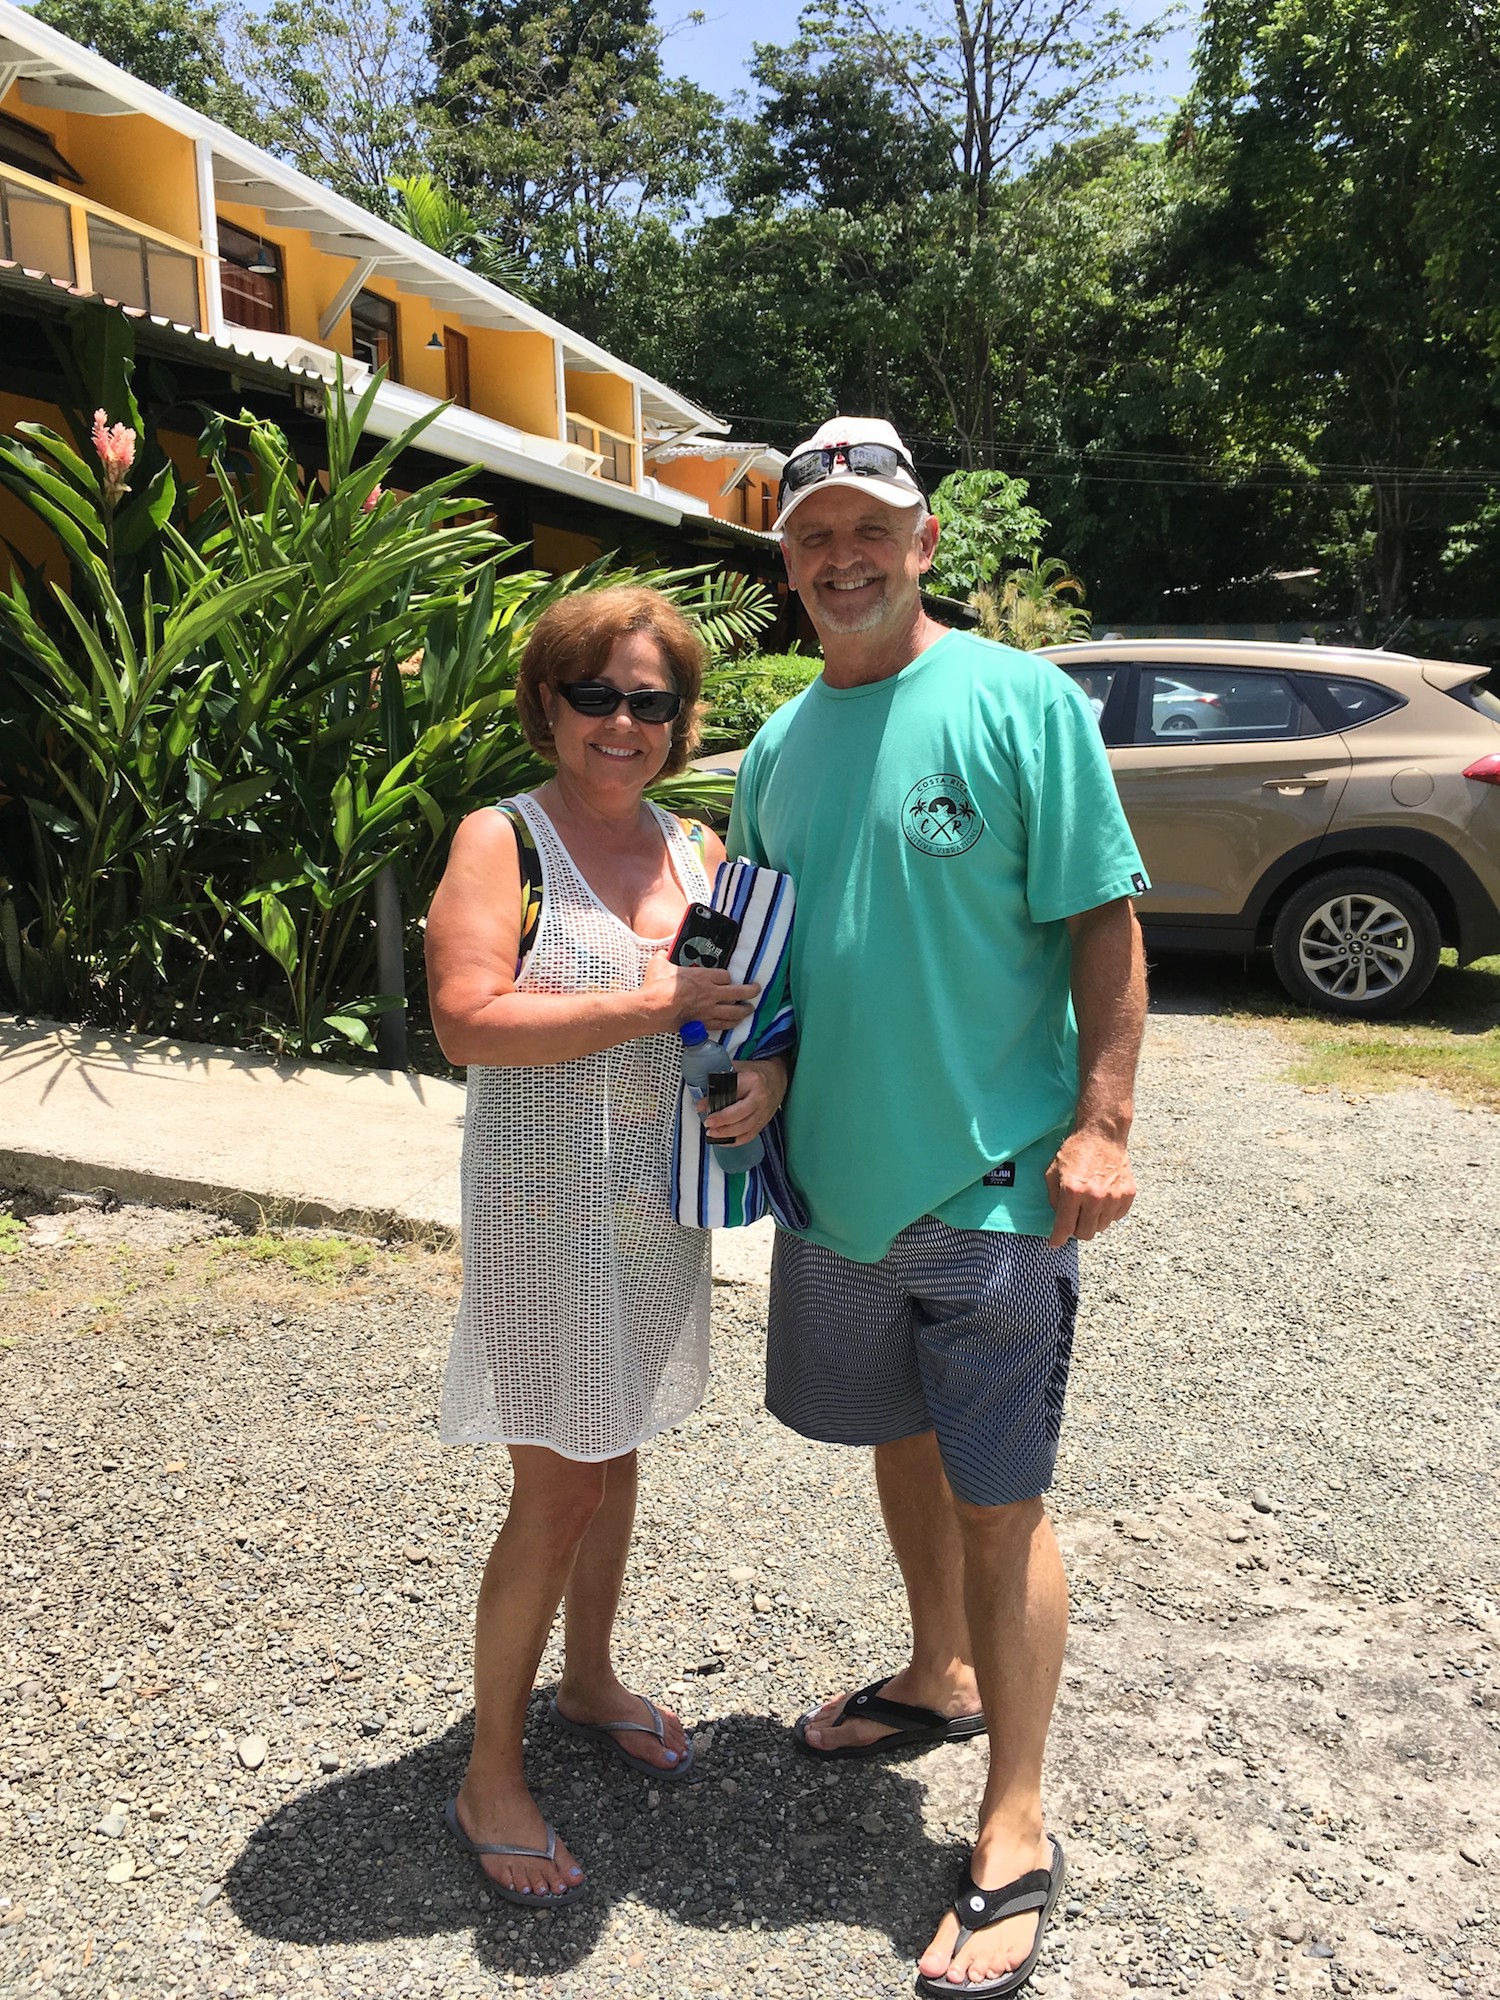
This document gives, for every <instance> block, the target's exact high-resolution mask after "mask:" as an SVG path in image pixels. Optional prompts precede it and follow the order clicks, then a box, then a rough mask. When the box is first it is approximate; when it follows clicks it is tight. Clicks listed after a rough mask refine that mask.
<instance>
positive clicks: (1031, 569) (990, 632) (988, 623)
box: [973, 556, 1093, 653]
mask: <svg viewBox="0 0 1500 2000" xmlns="http://www.w3.org/2000/svg"><path fill="white" fill-rule="evenodd" d="M1083 596H1084V591H1083V585H1082V583H1081V582H1080V581H1079V579H1078V578H1077V577H1076V576H1074V575H1073V574H1072V572H1071V571H1070V570H1069V568H1068V566H1067V564H1066V563H1065V562H1063V561H1062V560H1061V559H1060V558H1059V557H1057V556H1033V557H1032V559H1031V561H1030V563H1029V564H1028V566H1027V567H1026V568H1025V569H1013V570H1011V571H1010V573H1009V575H1007V576H1006V577H1005V578H1003V580H1002V581H1001V584H1000V587H999V589H998V590H995V591H990V590H979V591H976V592H975V594H974V600H973V601H974V604H975V607H976V609H977V610H978V612H979V629H980V631H981V632H983V634H984V636H985V637H986V638H987V639H998V640H999V641H1000V643H1001V644H1002V645H1005V646H1016V647H1018V648H1019V649H1020V650H1021V651H1022V652H1023V653H1029V652H1034V651H1035V650H1036V648H1037V647H1038V646H1064V645H1067V644H1068V642H1069V641H1070V640H1073V639H1086V638H1087V637H1088V635H1089V632H1090V631H1091V630H1092V628H1093V619H1092V617H1091V616H1090V614H1089V613H1088V612H1087V611H1086V610H1085V609H1084V605H1083ZM1070 600H1071V602H1070Z"/></svg>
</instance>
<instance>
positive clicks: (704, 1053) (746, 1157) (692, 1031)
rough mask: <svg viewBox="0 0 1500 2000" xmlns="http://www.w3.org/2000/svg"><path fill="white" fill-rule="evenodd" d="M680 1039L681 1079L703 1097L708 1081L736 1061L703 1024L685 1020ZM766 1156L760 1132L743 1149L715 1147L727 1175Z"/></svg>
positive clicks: (729, 1067) (739, 1171) (757, 1162)
mask: <svg viewBox="0 0 1500 2000" xmlns="http://www.w3.org/2000/svg"><path fill="white" fill-rule="evenodd" d="M677 1036H678V1040H679V1041H680V1042H681V1043H682V1080H683V1082H684V1083H685V1084H686V1085H687V1087H688V1089H689V1090H690V1091H692V1093H693V1095H694V1097H702V1096H703V1095H704V1093H705V1092H706V1091H707V1089H708V1079H709V1078H710V1077H711V1076H715V1075H717V1074H720V1073H722V1072H723V1071H724V1070H730V1071H732V1070H733V1068H734V1062H733V1060H732V1058H731V1057H730V1056H729V1055H727V1054H726V1053H725V1050H724V1047H723V1044H722V1043H720V1042H716V1041H714V1040H713V1039H712V1037H711V1036H710V1035H709V1032H708V1030H707V1028H705V1027H704V1025H703V1023H702V1022H701V1021H684V1022H683V1024H682V1026H681V1027H680V1028H679V1029H678V1030H677ZM765 1155H766V1149H765V1147H764V1146H763V1145H762V1144H761V1138H760V1134H759V1132H757V1133H756V1135H755V1137H754V1138H753V1139H750V1140H747V1142H746V1143H745V1144H744V1145H743V1146H715V1147H714V1158H715V1159H716V1160H717V1161H718V1163H719V1165H720V1166H721V1167H722V1168H723V1169H724V1171H725V1173H726V1174H743V1173H747V1172H748V1171H749V1169H750V1168H751V1167H758V1166H759V1165H760V1163H761V1161H762V1160H763V1159H764V1158H765Z"/></svg>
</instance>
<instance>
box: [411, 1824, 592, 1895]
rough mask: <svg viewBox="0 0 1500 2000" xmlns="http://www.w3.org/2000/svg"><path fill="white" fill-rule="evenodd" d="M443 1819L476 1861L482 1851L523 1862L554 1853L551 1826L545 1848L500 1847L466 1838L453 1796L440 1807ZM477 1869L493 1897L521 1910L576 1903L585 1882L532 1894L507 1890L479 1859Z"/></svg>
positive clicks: (495, 1844)
mask: <svg viewBox="0 0 1500 2000" xmlns="http://www.w3.org/2000/svg"><path fill="white" fill-rule="evenodd" d="M443 1821H444V1823H445V1825H446V1826H447V1828H448V1831H449V1832H450V1833H451V1834H452V1835H453V1838H454V1839H455V1840H456V1841H457V1842H458V1844H459V1846H460V1847H461V1848H462V1849H463V1850H464V1852H465V1854H472V1855H473V1856H474V1858H475V1860H476V1861H478V1860H479V1857H480V1856H481V1855H483V1854H506V1855H510V1856H512V1857H513V1858H514V1857H520V1858H524V1859H525V1860H527V1861H551V1860H552V1859H553V1857H554V1856H555V1855H556V1853H557V1829H556V1828H555V1827H551V1826H549V1827H548V1828H547V1845H546V1846H545V1847H503V1846H500V1845H499V1844H498V1843H496V1842H494V1841H487V1840H470V1838H469V1836H468V1835H467V1834H466V1833H465V1832H464V1830H463V1828H462V1827H461V1826H460V1825H459V1823H458V1800H457V1799H449V1801H448V1803H447V1805H446V1806H444V1808H443ZM479 1872H480V1874H481V1875H483V1877H484V1879H485V1881H486V1883H488V1885H489V1887H490V1888H491V1889H493V1890H494V1892H495V1894H496V1895H497V1896H503V1897H504V1898H505V1900H506V1902H507V1903H517V1904H519V1905H520V1907H521V1908H522V1909H523V1910H560V1909H561V1908H562V1907H563V1905H564V1904H565V1903H576V1902H577V1901H578V1898H579V1897H580V1896H581V1895H582V1894H583V1892H584V1890H585V1889H586V1888H587V1887H588V1884H587V1882H577V1883H575V1884H574V1886H573V1887H572V1888H571V1889H555V1890H552V1891H544V1892H543V1893H542V1894H541V1895H534V1894H533V1893H532V1891H531V1890H530V1889H508V1888H507V1887H506V1886H505V1884H504V1883H503V1882H497V1881H496V1880H495V1878H494V1876H493V1875H492V1874H491V1873H490V1871H489V1869H488V1868H486V1867H485V1866H484V1864H483V1862H480V1867H479Z"/></svg>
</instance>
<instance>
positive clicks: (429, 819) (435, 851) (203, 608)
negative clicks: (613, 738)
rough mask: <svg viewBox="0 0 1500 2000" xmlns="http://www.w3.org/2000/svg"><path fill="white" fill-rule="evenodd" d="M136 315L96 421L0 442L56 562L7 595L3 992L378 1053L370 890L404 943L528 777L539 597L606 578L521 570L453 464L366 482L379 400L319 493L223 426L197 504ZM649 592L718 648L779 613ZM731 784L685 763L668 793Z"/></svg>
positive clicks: (111, 1016) (339, 430)
mask: <svg viewBox="0 0 1500 2000" xmlns="http://www.w3.org/2000/svg"><path fill="white" fill-rule="evenodd" d="M126 326H127V322H125V321H124V320H122V319H121V318H120V316H119V315H118V314H114V313H111V312H109V311H107V309H105V308H102V307H100V308H97V309H94V311H93V312H92V313H86V314H85V315H83V316H82V322H81V326H80V332H79V343H80V348H81V350H82V359H81V361H80V364H79V372H80V373H81V374H83V375H86V376H87V377H88V378H89V379H90V380H93V381H101V378H102V380H103V381H104V382H107V384H108V386H101V387H100V390H99V394H100V395H101V396H102V397H103V399H104V401H105V404H106V407H107V408H108V410H109V411H110V412H111V414H115V413H118V417H119V419H120V421H119V422H118V423H117V424H115V425H111V426H109V427H108V428H106V427H105V426H103V425H95V426H94V427H93V432H92V434H90V433H89V432H87V431H83V430H82V425H79V426H78V429H79V430H80V431H81V432H82V435H80V436H76V437H75V438H74V439H71V440H70V439H68V438H65V437H63V436H61V435H59V434H58V433H56V432H53V431H51V430H48V429H47V428H46V427H44V426H42V425H39V424H30V423H28V424H23V425H21V426H19V435H18V436H17V437H16V438H14V439H7V440H5V441H3V442H0V479H3V480H4V483H5V484H6V485H7V486H8V487H9V488H10V489H11V490H12V492H14V493H15V494H16V495H18V496H19V497H20V498H21V499H22V500H23V501H24V502H25V503H26V504H27V505H28V506H29V507H30V508H31V509H32V510H33V511H34V512H35V513H36V514H37V515H39V516H40V517H41V518H42V519H43V520H45V521H46V522H47V523H48V525H49V526H50V527H52V529H53V530H54V532H55V533H56V534H57V536H58V538H59V540H60V541H61V543H62V545H63V547H64V549H65V550H66V553H67V557H68V564H69V572H70V573H69V575H68V577H67V579H66V581H65V582H64V581H63V580H61V579H59V580H55V581H53V582H51V583H49V582H48V581H47V580H45V579H44V578H43V577H42V576H41V575H40V574H39V573H37V572H34V571H31V572H22V571H21V570H19V569H18V570H17V571H15V572H14V573H13V574H12V578H11V582H10V585H9V588H8V589H6V590H4V591H0V672H3V677H4V680H5V685H6V688H7V698H6V701H5V704H4V708H3V712H0V770H3V772H4V774H5V784H6V790H7V791H8V792H9V793H10V794H11V795H12V796H11V803H10V805H9V807H8V809H7V810H6V811H5V812H4V813H3V814H0V841H3V842H4V848H5V857H4V863H3V865H4V867H5V869H6V873H5V874H4V875H0V969H3V973H4V980H3V982H0V983H3V986H4V987H5V988H7V989H8V992H9V997H10V998H11V999H12V1000H13V1001H14V1003H15V1004H17V1005H19V1006H20V1007H22V1008H23V1009H27V1010H30V1011H36V1012H46V1013H53V1014H58V1015H61V1016H63V1017H65V1018H69V1019H77V1020H86V1021H93V1022H97V1023H99V1024H101V1025H109V1026H114V1027H126V1028H146V1029H154V1030H158V1031H161V1032H166V1033H171V1034H174V1035H180V1036H184V1037H189V1038H195V1039H200V1040H214V1041H230V1042H254V1041H256V1040H257V1039H259V1040H260V1041H262V1042H265V1043H269V1044H270V1045H272V1046H274V1047H277V1048H284V1049H288V1050H291V1051H293V1052H297V1053H304V1054H308V1053H311V1054H317V1053H322V1052H325V1051H327V1050H328V1049H330V1048H335V1047H338V1048H344V1049H348V1048H350V1047H355V1048H366V1049H367V1048H369V1046H370V1045H371V1041H372V1036H371V1029H370V1022H371V1020H372V1018H373V1017H374V1016H376V1015H378V1014H379V1013H381V1012H382V1011H383V1010H385V1009H386V1008H388V1007H389V1006H390V1005H391V1004H393V999H394V996H393V995H391V994H389V993H382V992H381V991H380V990H379V988H378V982H377V976H376V960H377V953H376V928H375V910H376V908H377V902H378V898H377V888H376V885H377V882H378V880H379V879H380V878H381V877H382V876H383V875H384V876H385V878H386V884H387V887H389V886H390V885H391V884H392V883H394V885H395V886H396V887H397V888H398V889H399V891H400V897H401V902H402V905H403V907H404V908H405V910H406V912H407V916H408V920H409V922H412V923H414V922H415V921H416V920H418V919H420V917H421V915H422V914H423V913H424V912H425V910H426V908H427V904H428V901H429V900H430V897H431V894H432V890H433V888H434V887H435V885H436V882H437V878H438V874H439V872H440V871H441V868H442V864H443V860H444V858H445V855H446V851H447V842H448V836H449V834H450V833H451V831H452V828H453V826H454V825H455V824H456V823H457V821H458V819H459V818H460V817H461V816H462V814H463V813H464V812H466V811H469V810H471V809H473V808H475V807H477V806H482V805H485V804H488V803H492V802H493V801H494V800H496V799H498V798H501V797H503V796H505V795H506V794H507V793H510V792H513V791H515V790H517V789H520V788H524V787H526V786H528V785H532V784H535V783H536V782H537V781H538V780H539V779H540V778H541V777H542V776H543V775H545V768H546V767H545V766H543V765H542V764H541V763H540V761H539V760H538V759H537V757H536V756H535V754H534V753H533V752H532V751H531V749H530V748H529V746H528V745H527V744H526V742H525V740H524V738H523V736H522V734H521V730H520V727H519V724H518V721H517V719H516V716H515V713H514V706H513V687H514V679H515V669H516V664H517V661H518V658H519V655H520V650H521V648H522V647H523V645H524V643H525V640H526V637H527V634H528V632H529V630H530V628H531V625H532V623H533V622H534V620H535V619H536V618H537V617H538V616H539V614H540V613H541V611H542V610H543V609H545V607H546V606H547V605H548V604H549V603H551V602H552V601H553V600H554V599H555V598H556V596H557V595H558V594H559V592H561V591H563V590H566V589H574V588H588V587H591V586H594V585H597V584H600V583H603V582H606V581H611V580H614V579H613V578H612V576H611V574H610V572H609V570H608V568H607V565H606V564H605V563H603V562H600V563H597V564H595V565H593V567H592V568H591V569H589V570H587V571H584V572H581V573H580V574H578V575H576V576H573V577H568V578H561V579H558V578H553V577H550V576H547V575H545V574H543V573H541V572H539V571H528V570H517V569H515V568H514V567H513V566H512V565H513V562H514V559H515V557H516V555H517V553H518V552H517V551H516V550H514V549H512V548H509V547H507V546H506V545H505V544H504V543H502V542H501V541H500V539H499V538H498V537H497V536H496V535H495V534H494V533H493V531H492V530H491V529H490V528H489V527H487V526H486V525H484V524H483V522H482V520H481V519H480V518H477V517H476V510H475V507H474V503H473V501H472V500H471V499H469V498H467V497H466V496H465V495H464V492H463V487H464V482H465V479H466V476H467V475H466V474H465V473H464V472H463V471H462V470H459V471H455V472H452V473H449V474H447V475H445V476H444V477H442V478H441V479H438V480H436V481H434V482H433V483H432V484H431V485H428V486H426V487H424V488H422V489H421V490H420V491H418V492H415V493H409V494H397V493H393V492H386V491H385V490H384V487H383V481H384V480H385V479H386V478H387V477H388V476H389V473H390V468H391V467H392V465H393V464H394V463H395V461H396V460H397V458H398V457H399V456H400V454H401V452H402V451H403V450H405V449H406V448H407V447H408V446H409V445H410V444H411V443H412V441H413V440H414V438H415V437H416V436H417V435H418V433H419V432H420V429H421V428H422V426H421V425H420V424H419V425H416V426H414V427H413V428H412V429H411V430H410V431H408V432H407V433H406V434H404V435H403V436H401V437H398V438H395V439H392V440H391V441H389V442H388V443H385V444H382V445H380V446H379V448H378V449H374V450H369V449H366V448H364V446H363V443H362V431H363V427H364V422H365V417H366V414H367V411H368V407H369V404H370V401H371V399H372V395H373V388H371V389H367V390H366V391H365V393H364V395H363V396H362V397H361V399H360V401H359V403H358V404H357V405H356V406H354V407H353V408H352V409H351V408H350V407H349V406H348V404H347V402H346V400H345V398H344V397H343V396H342V395H331V396H330V397H329V399H328V416H327V435H326V453H327V458H326V463H327V472H326V476H325V477H324V478H323V479H322V480H319V479H317V478H313V479H309V478H307V477H305V476H304V475H303V474H302V472H301V471H300V470H299V468H298V466H297V463H296V460H295V458H294V456H293V454H292V451H291V449H290V447H289V445H288V443H287V440H286V438H285V436H284V435H283V434H282V433H281V432H280V431H279V430H278V429H276V428H275V427H274V426H273V425H270V424H268V423H266V422H264V421H261V420H257V419H255V418H251V417H246V418H243V419H241V420H240V421H239V422H236V423H229V422H226V421H225V420H224V419H222V418H216V419H214V420H213V421H212V422H211V423H210V426H209V428H208V430H207V431H206V432H205V434H204V436H203V438H202V440H201V442H200V449H201V450H202V451H203V453H204V456H205V457H206V458H207V459H208V461H209V463H210V465H211V467H212V472H213V482H214V485H213V488H212V489H210V491H211V492H212V496H213V497H212V498H211V499H210V500H209V503H208V504H207V505H206V506H200V507H198V508H196V509H190V508H189V507H188V506H187V504H186V500H185V496H183V495H182V494H180V493H179V491H178V489H177V486H176V483H175V481H174V480H173V477H172V473H171V468H170V466H169V464H168V463H167V461H166V460H165V459H164V458H163V457H162V456H161V455H160V452H159V451H158V450H157V449H156V448H155V446H154V444H153V442H152V440H151V439H150V437H149V435H146V427H145V423H144V420H143V418H142V415H141V411H140V409H139V407H138V405H137V403H136V400H135V397H134V395H133V393H132V388H131V375H130V370H129V366H128V357H127V356H126V355H125V354H124V353H122V352H120V351H119V350H118V344H117V343H118V336H119V333H120V330H121V329H123V328H125V327H126ZM642 580H645V581H650V582H653V583H656V584H657V585H658V586H659V587H661V588H664V589H665V590H667V591H668V592H669V593H670V594H671V595H672V596H673V597H674V598H676V599H677V600H678V601H679V602H681V603H682V604H683V605H684V607H685V608H686V609H687V610H688V611H689V612H690V613H691V614H692V615H693V616H695V618H696V619H697V621H698V623H699V626H700V629H702V631H703V632H704V635H705V637H706V639H707V640H708V642H709V645H710V649H711V651H712V652H713V653H714V654H715V655H717V656H721V657H727V656H728V655H729V654H731V653H732V652H733V650H734V649H735V648H737V647H742V646H744V645H746V644H748V643H749V642H750V641H751V640H753V638H754V636H755V634H756V632H757V631H759V630H760V629H762V628H763V627H764V625H765V624H766V622H767V621H768V620H769V617H770V615H771V610H772V607H771V605H770V602H769V598H768V596H767V594H766V593H765V592H764V591H761V590H760V589H759V588H758V587H757V586H753V585H747V584H746V583H745V581H744V579H742V578H737V577H724V576H716V577H711V578H707V579H705V578H704V577H703V575H702V573H701V572H678V573H669V574H651V575H648V576H644V577H643V578H642ZM724 792H725V787H724V784H723V782H722V781H716V780H706V779H704V778H702V777H701V776H698V775H697V774H693V773H687V774H684V776H683V777H681V778H678V779H675V780H672V781H670V782H669V784H667V785H665V786H663V787H662V788H661V792H660V795H661V796H663V797H664V798H669V799H670V800H671V801H672V802H674V803H680V804H683V805H694V806H697V807H700V808H703V807H720V806H722V804H723V802H724ZM387 900H388V899H387ZM409 942H410V943H411V945H412V946H413V947H414V949H413V950H412V951H411V952H410V953H409V954H408V956H409V957H410V959H411V960H412V970H413V972H414V973H415V972H416V969H417V961H418V960H419V958H420V940H419V939H418V938H416V937H415V936H413V937H412V939H411V940H409Z"/></svg>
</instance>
